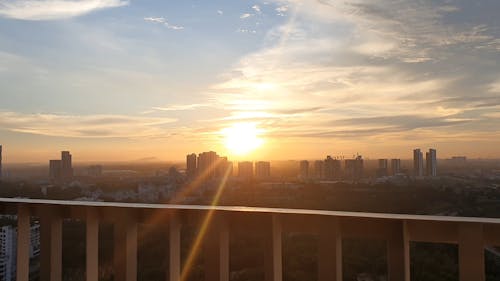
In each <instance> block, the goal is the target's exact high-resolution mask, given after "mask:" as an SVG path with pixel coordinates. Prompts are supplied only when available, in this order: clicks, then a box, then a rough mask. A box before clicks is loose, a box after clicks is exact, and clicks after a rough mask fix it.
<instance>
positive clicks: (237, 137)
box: [221, 123, 264, 155]
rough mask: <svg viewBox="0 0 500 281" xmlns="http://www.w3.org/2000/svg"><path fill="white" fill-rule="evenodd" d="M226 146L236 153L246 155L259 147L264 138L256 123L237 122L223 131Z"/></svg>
mask: <svg viewBox="0 0 500 281" xmlns="http://www.w3.org/2000/svg"><path fill="white" fill-rule="evenodd" d="M221 134H222V136H223V137H224V144H225V146H226V148H227V149H228V150H229V151H230V152H231V153H233V154H235V155H246V154H248V153H250V152H252V151H254V150H255V149H257V148H259V147H260V146H261V145H262V144H263V143H264V140H263V139H262V138H260V135H261V134H262V130H261V129H259V128H257V126H256V124H255V123H235V124H233V125H231V126H230V127H227V128H224V129H222V131H221Z"/></svg>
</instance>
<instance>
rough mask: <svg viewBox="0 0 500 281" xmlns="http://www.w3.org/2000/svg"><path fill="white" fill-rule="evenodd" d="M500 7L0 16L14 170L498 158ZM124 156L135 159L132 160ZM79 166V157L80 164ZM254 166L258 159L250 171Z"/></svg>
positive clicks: (164, 9)
mask: <svg viewBox="0 0 500 281" xmlns="http://www.w3.org/2000/svg"><path fill="white" fill-rule="evenodd" d="M499 12H500V2H498V1H494V0H481V1H447V0H443V1H418V2H416V1H410V0H380V1H368V0H349V1H333V0H331V1H313V0H304V1H298V0H276V1H143V0H141V1H134V0H130V1H123V0H89V1H79V0H73V1H66V0H41V1H32V0H29V1H21V0H9V1H6V0H0V85H1V92H0V98H1V101H2V102H1V103H0V136H1V137H0V142H1V143H2V144H3V145H4V147H5V154H6V157H8V158H7V159H10V161H13V162H16V161H43V160H44V159H46V158H48V157H51V156H52V155H57V153H58V151H59V150H62V149H71V150H72V151H73V154H74V155H75V156H76V157H75V159H80V160H113V159H115V160H130V159H136V158H142V157H149V156H155V157H158V159H182V158H183V157H184V155H185V154H186V153H188V152H191V151H202V150H207V149H216V150H218V151H221V152H222V153H223V154H224V153H229V152H228V151H225V148H224V146H223V141H222V140H221V138H222V137H223V136H221V133H220V132H221V131H223V130H224V128H226V127H228V126H231V124H234V123H238V122H240V123H241V122H251V123H252V124H255V125H256V126H257V127H258V128H260V132H261V133H262V136H261V137H262V138H263V139H265V145H263V146H262V148H260V149H259V151H257V152H256V153H255V154H254V155H252V156H251V157H253V158H255V159H258V158H271V159H287V158H294V159H299V158H307V157H310V158H315V157H318V158H319V157H323V156H324V155H326V154H333V155H340V154H343V155H352V154H354V153H357V152H359V153H362V154H364V155H367V156H369V157H384V156H386V157H402V158H407V157H408V158H409V157H410V156H411V149H412V148H414V147H422V148H423V149H426V148H427V147H436V148H437V149H438V152H440V155H439V156H441V157H447V156H450V155H457V154H466V155H469V156H471V157H489V158H491V157H500V141H498V139H500V138H499V137H500V129H499V128H500V126H499V125H500V115H499V112H500V110H499V109H500V67H499V66H498V63H499V61H500V19H499V18H498V16H497V15H498V13H499ZM124 152H126V153H124ZM78 156H79V157H78ZM249 157H250V156H249Z"/></svg>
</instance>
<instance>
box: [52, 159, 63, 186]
mask: <svg viewBox="0 0 500 281" xmlns="http://www.w3.org/2000/svg"><path fill="white" fill-rule="evenodd" d="M61 162H62V161H61V160H49V178H50V180H52V181H60V180H61V177H62V174H61V169H62V164H61Z"/></svg>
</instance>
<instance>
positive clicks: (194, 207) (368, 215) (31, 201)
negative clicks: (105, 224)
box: [0, 198, 500, 224]
mask: <svg viewBox="0 0 500 281" xmlns="http://www.w3.org/2000/svg"><path fill="white" fill-rule="evenodd" d="M0 203H23V204H44V205H65V206H82V207H115V208H137V209H171V210H198V211H208V210H215V211H227V212H253V213H276V214H296V215H320V216H336V217H357V218H372V219H392V220H420V221H440V222H479V223H491V224H500V218H483V217H455V216H430V215H408V214H389V213H368V212H346V211H327V210H311V209H287V208H268V207H246V206H210V205H179V204H149V203H122V202H102V201H101V202H100V201H73V200H49V199H29V198H0Z"/></svg>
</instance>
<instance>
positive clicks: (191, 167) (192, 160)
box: [186, 153, 198, 178]
mask: <svg viewBox="0 0 500 281" xmlns="http://www.w3.org/2000/svg"><path fill="white" fill-rule="evenodd" d="M197 160H198V159H197V157H196V154H195V153H191V154H188V155H187V156H186V175H187V176H188V177H190V178H193V177H194V176H196V168H197Z"/></svg>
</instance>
